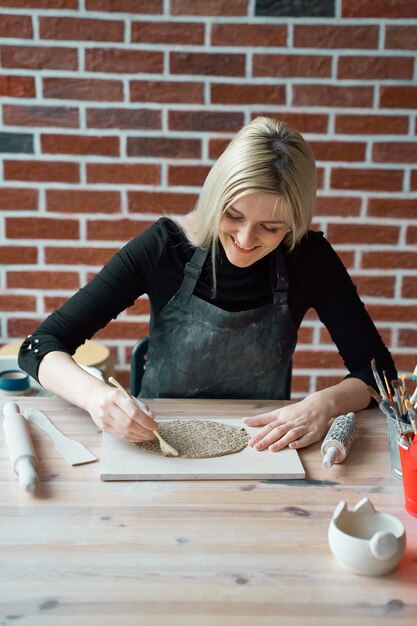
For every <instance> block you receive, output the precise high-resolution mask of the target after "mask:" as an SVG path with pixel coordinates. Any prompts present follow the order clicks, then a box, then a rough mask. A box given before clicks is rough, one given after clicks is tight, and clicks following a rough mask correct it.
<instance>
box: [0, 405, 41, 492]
mask: <svg viewBox="0 0 417 626" xmlns="http://www.w3.org/2000/svg"><path fill="white" fill-rule="evenodd" d="M3 413H4V421H3V428H4V434H5V439H6V445H7V449H8V451H9V456H10V461H11V463H12V467H13V469H14V471H15V473H16V474H17V475H18V476H19V483H20V486H21V488H22V489H24V491H34V490H35V488H36V485H37V484H38V480H39V479H38V475H37V473H36V469H35V468H36V464H37V459H36V454H35V450H34V448H33V444H32V439H31V438H30V431H29V425H28V423H27V421H26V420H25V418H24V417H23V415H21V413H20V409H19V406H18V405H17V404H16V403H15V402H7V404H5V405H4V407H3Z"/></svg>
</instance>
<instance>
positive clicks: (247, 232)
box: [237, 224, 256, 248]
mask: <svg viewBox="0 0 417 626" xmlns="http://www.w3.org/2000/svg"><path fill="white" fill-rule="evenodd" d="M255 239H256V234H255V230H254V228H253V227H252V226H251V225H250V224H245V225H242V226H240V228H239V230H238V233H237V242H238V243H239V244H240V245H241V246H242V247H243V248H250V247H251V246H253V244H254V241H255Z"/></svg>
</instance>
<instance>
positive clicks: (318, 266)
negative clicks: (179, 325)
mask: <svg viewBox="0 0 417 626" xmlns="http://www.w3.org/2000/svg"><path fill="white" fill-rule="evenodd" d="M193 252H194V248H193V246H192V245H191V244H190V242H189V241H188V240H187V239H186V237H185V235H184V233H183V231H182V230H181V229H180V228H179V227H178V226H177V225H176V224H175V223H174V222H173V221H172V220H170V219H169V218H161V219H159V220H158V221H157V222H156V223H155V224H153V225H152V226H151V227H150V228H148V229H147V230H146V231H145V232H144V233H141V234H140V235H138V236H137V237H135V238H134V239H132V240H131V241H130V242H129V243H128V244H126V245H125V246H124V247H123V248H122V249H121V250H119V252H117V253H116V254H115V255H114V256H113V258H112V259H110V261H109V262H108V263H106V265H105V266H104V267H103V269H102V270H101V271H100V272H99V273H98V274H97V275H96V276H95V277H94V278H93V279H92V280H91V282H90V283H88V284H87V285H86V286H85V287H83V288H82V289H80V290H79V291H78V292H77V293H75V294H74V296H72V298H70V299H69V300H68V301H67V302H66V303H65V304H64V305H63V306H62V307H61V308H60V309H58V310H57V311H54V312H53V313H52V314H51V315H50V316H49V317H47V318H46V320H45V321H44V322H43V323H42V324H41V325H40V326H39V327H38V328H37V329H36V330H35V331H34V332H33V333H32V335H31V336H30V337H29V338H28V339H26V340H25V341H24V342H23V345H22V348H21V350H20V354H19V365H20V367H21V368H22V369H24V370H25V371H27V372H28V373H29V374H30V375H31V376H33V377H34V378H35V379H36V380H37V379H38V368H39V363H40V361H41V359H42V357H43V356H45V354H47V353H48V352H51V351H53V350H58V351H62V352H67V353H68V354H73V353H74V352H75V350H76V349H77V347H78V346H80V345H81V344H82V343H84V341H85V340H86V339H90V338H91V337H92V336H93V335H94V334H95V333H96V332H97V331H98V330H99V329H100V328H103V327H104V326H106V325H107V324H108V322H109V321H110V320H111V319H114V318H116V317H117V315H118V314H119V313H120V312H121V311H123V310H124V309H126V308H127V307H129V306H131V305H132V304H133V303H134V302H135V300H136V299H137V298H138V297H139V296H141V295H142V294H148V297H149V301H150V305H151V315H152V316H157V315H158V313H159V312H160V311H161V309H162V308H163V306H164V305H165V304H166V303H167V302H168V300H169V299H170V298H171V297H172V296H173V295H174V293H175V292H176V291H177V290H178V288H179V286H180V284H181V281H182V279H183V271H184V265H185V263H187V261H189V260H190V259H191V257H192V254H193ZM284 256H285V260H286V264H287V270H288V276H289V291H288V305H289V309H290V313H291V316H292V319H293V321H294V323H295V326H296V328H297V329H298V328H299V326H300V324H301V322H302V320H303V318H304V316H305V314H306V312H307V310H308V309H309V308H310V307H311V308H313V309H315V310H316V312H317V314H318V316H319V318H320V320H321V321H322V322H323V324H324V325H325V326H326V327H327V329H328V331H329V333H330V335H331V337H332V339H333V341H334V342H335V344H336V346H337V348H338V351H339V353H340V355H341V357H342V358H343V360H344V363H345V366H346V368H347V369H348V371H349V376H350V377H355V378H359V379H361V380H363V381H365V382H366V383H367V384H370V385H372V386H374V380H373V376H372V373H371V368H370V361H371V359H372V358H376V360H377V364H378V369H380V370H382V369H384V370H386V371H387V375H388V377H389V378H390V379H392V378H396V370H395V366H394V363H393V361H392V358H391V356H390V353H389V352H388V350H387V348H386V347H385V346H384V344H383V342H382V340H381V338H380V336H379V334H378V332H377V330H376V328H375V326H374V324H373V322H372V320H371V319H370V317H369V315H368V313H367V312H366V310H365V307H364V305H363V303H362V302H361V300H360V299H359V297H358V294H357V292H356V288H355V286H354V285H353V283H352V281H351V279H350V277H349V275H348V273H347V271H346V269H345V268H344V266H343V264H342V262H341V261H340V259H339V257H338V256H337V254H336V253H335V251H334V250H333V248H332V247H331V245H330V244H329V243H328V241H326V239H325V238H324V236H323V233H319V232H313V231H309V232H308V233H307V235H306V236H305V237H304V238H303V239H302V241H301V242H300V243H299V244H298V245H297V246H296V248H295V249H294V250H293V251H289V250H287V249H286V248H284ZM216 279H217V287H216V293H215V295H214V296H213V287H212V279H211V258H210V254H209V255H208V257H207V260H206V262H205V264H204V267H203V272H202V274H201V276H200V278H199V280H198V282H197V285H196V288H195V291H194V294H195V295H196V296H197V297H198V298H201V299H203V300H206V301H208V302H211V303H212V304H214V305H215V306H218V307H219V308H221V309H225V310H227V311H243V310H247V309H253V308H257V307H260V306H263V305H265V304H267V303H269V302H272V290H271V283H270V255H267V256H266V257H264V258H263V259H261V260H259V261H257V262H256V263H254V264H253V265H250V266H249V267H246V268H239V267H236V266H234V265H232V264H231V263H230V262H229V261H228V259H227V257H226V255H225V253H224V250H223V249H222V247H221V245H219V258H218V259H217V260H216ZM35 339H37V340H38V341H37V342H35ZM29 346H32V347H33V349H28V347H29ZM35 348H36V349H37V352H36V353H35V351H34V349H35Z"/></svg>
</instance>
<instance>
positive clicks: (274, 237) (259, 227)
mask: <svg viewBox="0 0 417 626" xmlns="http://www.w3.org/2000/svg"><path fill="white" fill-rule="evenodd" d="M288 230H289V224H288V223H287V222H286V221H285V218H284V216H283V211H282V208H281V203H280V199H279V197H277V196H272V195H268V194H265V193H253V194H250V195H248V196H243V198H239V199H238V200H236V201H235V202H233V204H232V205H231V206H230V207H229V208H228V209H226V210H225V212H224V213H223V217H222V219H221V222H220V228H219V239H220V241H221V243H222V246H223V248H224V251H225V252H226V256H227V258H228V259H229V261H230V263H232V264H233V265H236V266H237V267H249V266H250V265H252V264H253V263H256V261H259V260H260V259H262V258H263V257H264V256H266V255H267V254H269V253H270V252H272V250H275V248H277V247H278V246H279V244H280V243H281V241H282V240H283V239H284V237H285V235H286V234H287V232H288Z"/></svg>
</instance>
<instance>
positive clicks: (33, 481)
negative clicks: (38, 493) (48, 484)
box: [14, 456, 39, 491]
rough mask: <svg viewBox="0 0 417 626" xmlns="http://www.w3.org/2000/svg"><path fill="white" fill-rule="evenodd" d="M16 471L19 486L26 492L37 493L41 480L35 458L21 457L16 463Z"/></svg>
mask: <svg viewBox="0 0 417 626" xmlns="http://www.w3.org/2000/svg"><path fill="white" fill-rule="evenodd" d="M14 471H15V472H16V474H17V475H18V476H19V484H20V486H21V488H22V489H23V490H24V491H35V489H36V486H37V484H38V482H39V479H38V475H37V473H36V471H35V464H34V462H33V457H30V456H21V457H20V458H19V459H18V460H17V461H16V463H15V466H14Z"/></svg>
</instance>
